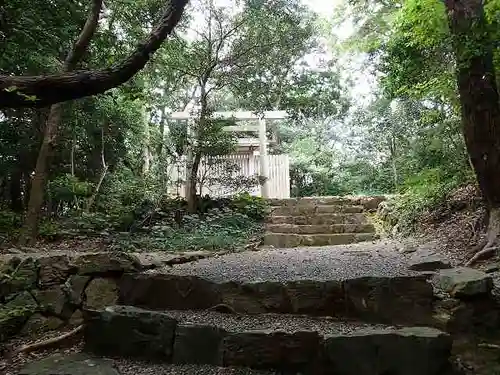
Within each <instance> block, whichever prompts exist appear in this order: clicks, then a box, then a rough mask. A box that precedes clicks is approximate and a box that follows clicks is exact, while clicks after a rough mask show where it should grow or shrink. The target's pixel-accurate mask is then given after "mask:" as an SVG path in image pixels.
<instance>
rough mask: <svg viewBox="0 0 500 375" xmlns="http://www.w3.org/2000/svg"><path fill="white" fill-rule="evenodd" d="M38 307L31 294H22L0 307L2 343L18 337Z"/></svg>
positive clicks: (0, 340) (0, 337)
mask: <svg viewBox="0 0 500 375" xmlns="http://www.w3.org/2000/svg"><path fill="white" fill-rule="evenodd" d="M37 309H38V305H37V303H36V301H35V299H34V298H33V296H32V295H31V294H30V293H29V292H22V293H19V294H18V295H16V296H14V297H13V299H12V300H10V301H9V302H7V303H5V304H4V305H2V306H1V307H0V342H2V341H4V340H6V339H8V338H10V337H12V336H13V335H16V334H17V333H18V332H19V331H20V330H21V329H22V328H23V326H24V324H25V322H26V321H27V320H28V319H29V318H30V317H31V316H32V315H33V314H34V313H35V312H36V311H37Z"/></svg>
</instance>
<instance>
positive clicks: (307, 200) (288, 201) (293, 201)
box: [268, 197, 355, 206]
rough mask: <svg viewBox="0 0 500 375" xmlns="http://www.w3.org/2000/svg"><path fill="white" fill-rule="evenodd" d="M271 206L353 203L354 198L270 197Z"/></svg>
mask: <svg viewBox="0 0 500 375" xmlns="http://www.w3.org/2000/svg"><path fill="white" fill-rule="evenodd" d="M268 202H269V204H270V205H271V206H297V205H312V206H317V205H344V204H347V205H353V204H355V203H354V202H355V201H354V200H352V199H349V198H344V197H302V198H285V199H279V198H272V199H268Z"/></svg>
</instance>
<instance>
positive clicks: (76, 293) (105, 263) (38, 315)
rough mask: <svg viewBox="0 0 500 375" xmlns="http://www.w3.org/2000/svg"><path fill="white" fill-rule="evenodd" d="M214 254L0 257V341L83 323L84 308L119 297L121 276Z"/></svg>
mask: <svg viewBox="0 0 500 375" xmlns="http://www.w3.org/2000/svg"><path fill="white" fill-rule="evenodd" d="M209 255H211V254H210V253H204V252H193V253H178V254H169V253H148V254H141V253H135V254H130V253H123V252H96V253H75V252H73V253H69V252H57V253H50V254H43V253H41V254H40V253H33V254H23V253H18V254H7V255H1V256H0V342H2V341H5V340H6V339H8V338H10V337H12V336H15V335H18V334H22V335H36V334H39V333H43V332H45V331H48V330H53V329H59V328H61V327H63V326H67V325H78V324H81V322H82V310H83V309H97V310H99V309H102V308H104V307H106V306H109V305H114V304H116V302H117V298H118V285H117V282H118V280H119V278H120V277H121V276H122V275H123V274H124V273H129V272H139V271H142V270H146V269H151V268H156V267H163V266H165V265H167V264H177V263H184V262H188V261H192V260H196V259H200V258H203V257H206V256H209Z"/></svg>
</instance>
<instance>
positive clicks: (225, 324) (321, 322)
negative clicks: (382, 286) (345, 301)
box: [166, 311, 393, 335]
mask: <svg viewBox="0 0 500 375" xmlns="http://www.w3.org/2000/svg"><path fill="white" fill-rule="evenodd" d="M166 314H167V315H169V316H170V317H172V318H174V319H176V320H177V321H178V322H179V323H181V324H183V323H184V324H186V323H187V324H199V325H212V326H216V327H219V328H222V329H224V330H226V331H228V332H242V331H250V330H259V331H260V330H280V331H283V332H288V333H293V332H302V331H314V332H318V333H319V334H321V335H328V334H349V333H353V332H356V331H359V330H362V329H386V328H393V327H389V326H387V325H382V324H364V323H359V322H345V321H339V320H337V319H335V318H329V317H321V318H319V317H309V316H305V315H304V316H301V315H286V314H260V315H230V314H221V313H218V312H211V311H167V312H166Z"/></svg>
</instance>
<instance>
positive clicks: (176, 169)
mask: <svg viewBox="0 0 500 375" xmlns="http://www.w3.org/2000/svg"><path fill="white" fill-rule="evenodd" d="M267 158H268V160H269V178H268V180H267V184H268V186H269V198H290V160H289V156H288V155H267ZM228 165H236V166H237V170H234V171H233V173H231V172H230V171H229V168H228ZM185 166H186V162H185V160H184V161H181V162H179V163H176V164H172V165H170V166H169V167H168V171H167V172H168V176H169V177H170V181H171V183H170V184H169V186H167V191H168V193H169V194H172V195H179V196H182V197H184V196H185V195H186V188H185V181H186V168H185ZM259 171H260V156H258V155H248V154H235V155H227V156H219V157H213V158H210V159H208V158H207V159H203V160H202V162H201V165H200V168H199V171H198V180H199V181H200V182H201V183H199V185H201V191H200V186H198V192H199V193H201V195H205V194H208V195H210V196H212V197H222V196H228V195H231V194H234V193H235V192H236V191H235V190H234V188H232V187H231V186H228V185H229V184H225V183H224V182H228V181H225V179H226V178H229V177H230V178H231V179H235V178H238V177H239V176H244V177H257V176H259V174H260V173H259ZM214 181H216V182H214ZM210 182H212V183H210ZM249 193H250V194H252V195H255V196H261V187H260V186H259V185H257V184H256V185H255V186H253V188H252V189H251V191H249Z"/></svg>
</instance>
